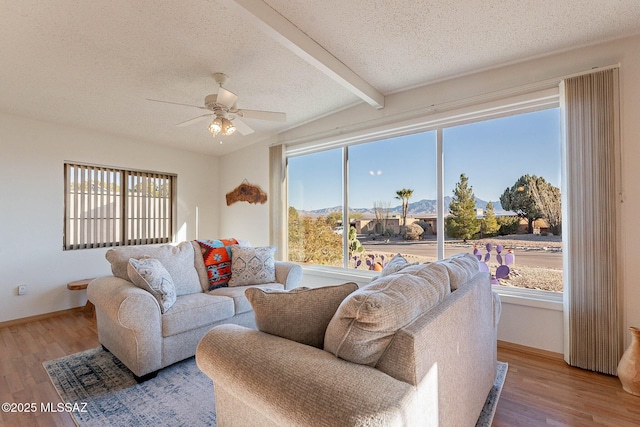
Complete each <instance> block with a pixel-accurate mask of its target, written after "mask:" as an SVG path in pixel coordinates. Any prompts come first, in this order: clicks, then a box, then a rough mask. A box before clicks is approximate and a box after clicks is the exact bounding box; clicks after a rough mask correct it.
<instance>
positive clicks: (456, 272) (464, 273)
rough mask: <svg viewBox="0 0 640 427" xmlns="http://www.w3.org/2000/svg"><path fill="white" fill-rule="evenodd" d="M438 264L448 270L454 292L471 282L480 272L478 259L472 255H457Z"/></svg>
mask: <svg viewBox="0 0 640 427" xmlns="http://www.w3.org/2000/svg"><path fill="white" fill-rule="evenodd" d="M436 263H437V264H442V265H443V266H444V267H445V268H446V269H447V271H448V273H449V281H450V282H451V290H452V291H455V290H456V289H458V288H459V287H460V286H462V285H463V284H464V283H466V282H468V281H469V280H471V278H472V277H473V276H475V275H476V274H477V273H478V271H480V266H479V264H478V259H477V258H476V257H475V256H473V255H472V254H457V255H454V256H452V257H449V258H446V259H443V260H441V261H437V262H436Z"/></svg>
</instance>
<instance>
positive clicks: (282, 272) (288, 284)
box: [275, 261, 302, 290]
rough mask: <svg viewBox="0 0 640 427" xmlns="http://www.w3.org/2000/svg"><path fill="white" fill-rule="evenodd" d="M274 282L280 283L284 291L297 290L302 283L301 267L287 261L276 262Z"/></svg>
mask: <svg viewBox="0 0 640 427" xmlns="http://www.w3.org/2000/svg"><path fill="white" fill-rule="evenodd" d="M275 265H276V282H278V283H282V284H283V285H284V288H285V289H287V290H288V289H293V288H297V287H298V285H299V284H300V282H301V281H302V267H300V266H299V265H298V264H294V263H292V262H288V261H276V262H275Z"/></svg>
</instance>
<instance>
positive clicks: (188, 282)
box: [105, 242, 202, 296]
mask: <svg viewBox="0 0 640 427" xmlns="http://www.w3.org/2000/svg"><path fill="white" fill-rule="evenodd" d="M105 257H106V258H107V261H109V262H110V263H111V272H112V273H113V275H114V276H116V277H119V278H121V279H124V280H129V274H128V273H127V264H129V259H130V258H135V259H142V258H155V259H157V260H158V261H160V262H161V263H162V265H163V266H164V268H166V269H167V271H168V272H169V274H170V275H171V279H173V284H174V285H175V287H176V295H177V296H181V295H188V294H192V293H195V292H202V287H201V286H200V280H199V278H198V272H197V271H196V268H195V266H194V251H193V246H192V245H191V242H182V243H180V244H179V245H177V246H173V245H162V246H151V245H144V246H122V247H119V248H114V249H109V250H108V251H107V253H106V254H105Z"/></svg>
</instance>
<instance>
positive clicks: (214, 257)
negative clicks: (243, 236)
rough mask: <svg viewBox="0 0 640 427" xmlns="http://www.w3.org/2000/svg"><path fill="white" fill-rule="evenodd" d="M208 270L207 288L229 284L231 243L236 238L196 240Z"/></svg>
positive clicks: (232, 243)
mask: <svg viewBox="0 0 640 427" xmlns="http://www.w3.org/2000/svg"><path fill="white" fill-rule="evenodd" d="M196 242H197V243H198V246H200V253H202V260H203V262H204V266H205V269H206V270H207V278H208V282H209V285H208V287H207V290H209V291H210V290H212V289H215V288H220V287H222V286H228V285H229V280H230V279H231V245H237V244H238V241H237V240H236V239H219V240H196Z"/></svg>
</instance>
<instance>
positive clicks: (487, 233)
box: [480, 202, 500, 237]
mask: <svg viewBox="0 0 640 427" xmlns="http://www.w3.org/2000/svg"><path fill="white" fill-rule="evenodd" d="M499 229H500V225H498V220H497V219H496V212H495V210H494V209H493V203H491V202H489V203H487V207H486V208H485V210H484V218H482V221H481V223H480V231H481V232H482V236H484V237H491V236H495V235H496V234H498V230H499Z"/></svg>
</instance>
